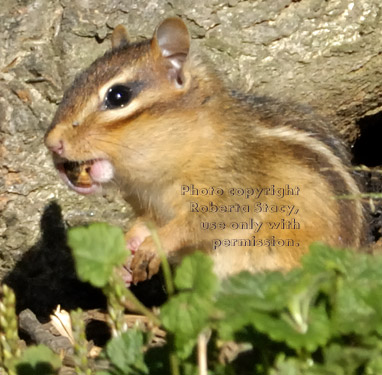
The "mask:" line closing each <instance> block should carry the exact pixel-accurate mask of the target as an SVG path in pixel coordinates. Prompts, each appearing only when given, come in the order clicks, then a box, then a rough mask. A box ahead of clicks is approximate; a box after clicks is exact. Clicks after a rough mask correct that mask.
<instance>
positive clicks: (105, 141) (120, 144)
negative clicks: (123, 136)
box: [93, 137, 143, 156]
mask: <svg viewBox="0 0 382 375" xmlns="http://www.w3.org/2000/svg"><path fill="white" fill-rule="evenodd" d="M93 139H94V140H96V141H97V142H100V143H106V144H110V145H114V146H118V147H122V148H125V149H127V150H130V151H133V152H136V153H137V154H138V155H142V156H143V153H142V152H140V151H138V150H135V149H134V148H131V147H129V146H127V145H124V144H122V143H119V142H112V141H108V140H105V139H102V138H97V137H93Z"/></svg>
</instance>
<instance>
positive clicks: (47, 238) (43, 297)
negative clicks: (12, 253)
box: [3, 202, 105, 319]
mask: <svg viewBox="0 0 382 375" xmlns="http://www.w3.org/2000/svg"><path fill="white" fill-rule="evenodd" d="M41 233H42V238H41V239H40V241H39V242H38V243H37V244H36V245H34V246H33V247H32V248H31V249H29V250H28V251H27V252H26V253H25V254H24V256H23V257H22V259H21V260H20V261H19V262H18V263H17V265H16V267H15V268H14V270H12V271H11V272H10V273H9V274H8V275H7V276H6V277H5V279H4V280H3V282H4V283H5V284H7V285H9V286H10V287H11V288H12V289H13V290H14V292H15V294H16V301H17V305H16V309H17V313H19V312H20V311H22V310H24V309H26V308H29V309H31V310H32V311H33V312H34V313H35V314H36V315H37V316H39V317H40V318H42V319H44V318H48V316H49V314H50V313H51V312H52V311H53V310H54V309H55V308H56V306H57V305H58V304H60V305H61V307H62V308H64V309H65V310H72V309H75V308H77V307H81V308H83V309H91V308H100V307H104V306H105V297H104V296H103V294H102V292H101V291H100V290H97V289H95V288H93V287H91V286H90V285H89V284H86V283H82V282H81V281H79V280H78V279H77V277H76V273H75V269H74V263H73V259H72V256H71V252H70V249H69V247H68V246H67V244H66V228H65V224H64V221H63V218H62V214H61V208H60V206H59V205H58V204H57V203H55V202H52V203H50V204H49V205H48V206H47V207H46V208H45V211H44V213H43V215H42V218H41Z"/></svg>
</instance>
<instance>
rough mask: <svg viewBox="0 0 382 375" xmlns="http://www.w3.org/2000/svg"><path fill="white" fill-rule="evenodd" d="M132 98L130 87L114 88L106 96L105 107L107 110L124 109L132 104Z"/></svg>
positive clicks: (118, 86) (116, 86)
mask: <svg viewBox="0 0 382 375" xmlns="http://www.w3.org/2000/svg"><path fill="white" fill-rule="evenodd" d="M132 96H133V91H132V89H131V88H130V87H129V86H124V85H115V86H112V87H110V89H109V91H108V92H107V94H106V99H105V106H106V108H107V109H114V108H122V107H124V106H125V105H126V104H128V103H129V102H130V100H131V98H132Z"/></svg>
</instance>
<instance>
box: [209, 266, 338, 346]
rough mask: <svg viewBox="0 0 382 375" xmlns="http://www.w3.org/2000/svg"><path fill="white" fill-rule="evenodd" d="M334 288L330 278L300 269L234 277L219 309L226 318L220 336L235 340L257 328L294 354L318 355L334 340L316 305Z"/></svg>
mask: <svg viewBox="0 0 382 375" xmlns="http://www.w3.org/2000/svg"><path fill="white" fill-rule="evenodd" d="M331 282H332V277H331V274H330V273H329V274H325V273H321V274H309V273H305V272H304V270H301V269H297V270H294V271H292V272H289V273H288V274H282V273H280V272H269V273H263V274H254V275H251V274H249V273H241V274H239V275H236V276H233V277H231V278H230V279H228V280H227V281H226V282H225V283H223V287H222V290H221V291H220V293H219V295H218V299H217V303H216V306H217V308H218V309H220V311H221V313H222V314H223V316H224V319H223V320H221V321H219V322H218V323H217V326H218V330H219V333H220V336H221V337H222V338H223V339H226V340H232V339H234V338H235V335H236V333H237V332H238V331H242V330H244V329H245V327H247V326H253V327H254V328H255V329H257V330H258V331H260V332H262V333H265V334H266V335H268V336H269V337H271V338H272V339H273V340H275V341H280V342H284V343H286V344H287V345H288V346H290V347H291V348H294V349H301V348H305V349H306V350H308V351H314V350H316V349H317V347H318V346H320V345H324V344H325V343H326V342H327V340H328V339H329V337H330V324H329V320H328V317H327V314H326V311H325V309H324V308H323V306H318V307H315V306H314V304H315V302H316V299H317V296H318V294H319V292H320V291H321V289H323V288H324V289H325V288H327V284H328V283H331Z"/></svg>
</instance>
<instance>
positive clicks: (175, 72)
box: [45, 18, 195, 194]
mask: <svg viewBox="0 0 382 375" xmlns="http://www.w3.org/2000/svg"><path fill="white" fill-rule="evenodd" d="M112 47H113V48H112V50H111V51H109V52H107V53H106V54H105V55H104V56H102V57H101V58H99V59H98V60H96V61H95V62H94V63H93V64H92V65H91V66H90V67H89V68H88V69H87V70H86V71H84V72H83V73H82V74H81V75H79V76H78V77H77V78H76V80H75V81H74V83H73V85H72V87H70V88H69V89H68V90H67V92H66V93H65V95H64V98H63V100H62V102H61V104H60V106H59V108H58V110H57V113H56V115H55V117H54V119H53V122H52V124H51V126H50V127H49V129H48V131H47V133H46V136H45V144H46V146H47V148H48V149H49V150H50V151H51V152H52V153H53V159H54V162H55V165H56V167H57V169H58V170H59V172H60V175H61V176H62V178H63V179H64V180H65V181H66V182H67V184H68V185H69V186H70V187H71V188H73V189H74V190H75V191H77V192H78V193H82V194H88V193H92V192H94V191H96V190H98V188H99V187H100V185H101V184H102V183H104V182H108V181H109V180H111V179H112V178H113V177H114V174H115V173H117V174H118V170H119V169H121V168H122V164H123V163H124V164H125V165H126V163H127V164H131V165H133V166H134V167H135V169H136V170H140V169H141V170H142V173H144V169H145V165H146V164H147V163H148V162H149V161H150V160H151V159H150V158H156V159H158V158H161V156H160V155H159V154H160V152H161V150H160V149H161V142H165V141H166V139H169V138H171V134H172V133H173V134H175V133H176V131H172V129H171V127H172V125H171V124H175V123H179V120H176V119H175V118H174V115H173V114H172V113H173V112H172V111H173V109H174V106H175V105H176V104H174V103H180V102H183V103H186V102H187V100H186V99H185V96H186V95H187V93H189V92H191V91H192V88H191V87H192V86H195V82H194V83H192V81H193V79H192V74H191V72H190V68H189V49H190V36H189V33H188V30H187V28H186V26H185V24H184V23H183V21H182V20H180V19H179V18H168V19H166V20H165V21H163V22H162V23H161V24H160V25H159V26H158V27H157V29H156V31H155V33H154V36H153V38H152V39H151V40H147V41H144V42H141V43H130V42H129V41H128V37H127V33H126V30H125V29H124V28H123V26H117V27H116V29H115V30H114V32H113V35H112ZM178 112H179V110H178ZM171 119H173V120H171ZM166 121H167V122H166ZM168 121H170V122H168ZM171 121H172V122H171ZM178 136H180V134H178ZM167 148H168V147H167ZM126 173H128V172H126Z"/></svg>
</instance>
